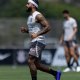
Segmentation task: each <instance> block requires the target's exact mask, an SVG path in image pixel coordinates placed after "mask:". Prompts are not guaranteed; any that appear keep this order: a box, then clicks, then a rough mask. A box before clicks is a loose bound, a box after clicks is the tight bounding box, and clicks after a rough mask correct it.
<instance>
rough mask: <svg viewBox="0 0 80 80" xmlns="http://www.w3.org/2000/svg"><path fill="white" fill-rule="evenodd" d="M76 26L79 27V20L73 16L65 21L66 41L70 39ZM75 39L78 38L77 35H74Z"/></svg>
mask: <svg viewBox="0 0 80 80" xmlns="http://www.w3.org/2000/svg"><path fill="white" fill-rule="evenodd" d="M75 27H77V22H76V20H75V19H74V18H72V17H70V19H69V20H66V21H64V22H63V29H64V41H69V39H70V38H71V37H72V35H73V32H74V28H75ZM73 40H76V35H75V36H74V37H73Z"/></svg>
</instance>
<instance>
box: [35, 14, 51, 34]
mask: <svg viewBox="0 0 80 80" xmlns="http://www.w3.org/2000/svg"><path fill="white" fill-rule="evenodd" d="M36 20H37V22H38V23H40V24H41V25H42V26H43V27H44V29H43V30H42V31H40V32H38V33H37V34H38V35H43V34H45V33H47V32H48V31H49V30H50V26H49V23H48V22H47V20H46V19H45V17H44V16H43V15H41V14H39V15H37V16H36Z"/></svg>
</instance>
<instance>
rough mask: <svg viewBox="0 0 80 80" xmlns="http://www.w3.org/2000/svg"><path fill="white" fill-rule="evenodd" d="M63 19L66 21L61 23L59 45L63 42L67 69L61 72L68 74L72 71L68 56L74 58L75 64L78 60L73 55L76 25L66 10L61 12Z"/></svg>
mask: <svg viewBox="0 0 80 80" xmlns="http://www.w3.org/2000/svg"><path fill="white" fill-rule="evenodd" d="M63 17H64V18H65V19H66V20H65V21H64V22H63V34H62V36H61V39H60V45H62V42H63V45H64V49H65V57H66V61H67V66H68V68H66V69H65V70H63V72H68V71H72V70H74V69H73V68H72V67H71V65H70V55H71V56H72V57H73V58H74V60H75V62H77V63H78V58H77V56H76V54H75V45H76V43H75V40H76V33H77V23H76V20H75V19H74V18H72V17H70V16H69V11H68V10H64V11H63ZM69 53H70V54H69Z"/></svg>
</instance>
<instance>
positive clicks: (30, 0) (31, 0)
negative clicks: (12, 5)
mask: <svg viewBox="0 0 80 80" xmlns="http://www.w3.org/2000/svg"><path fill="white" fill-rule="evenodd" d="M28 2H31V3H32V4H34V5H35V6H36V7H37V8H38V5H37V4H36V3H35V2H34V1H33V0H28Z"/></svg>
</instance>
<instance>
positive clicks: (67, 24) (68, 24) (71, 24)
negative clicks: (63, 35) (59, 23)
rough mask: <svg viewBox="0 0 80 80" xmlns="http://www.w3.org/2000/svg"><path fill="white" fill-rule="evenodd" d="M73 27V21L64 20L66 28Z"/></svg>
mask: <svg viewBox="0 0 80 80" xmlns="http://www.w3.org/2000/svg"><path fill="white" fill-rule="evenodd" d="M72 27H73V23H72V22H71V21H66V22H64V28H65V29H70V28H72Z"/></svg>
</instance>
